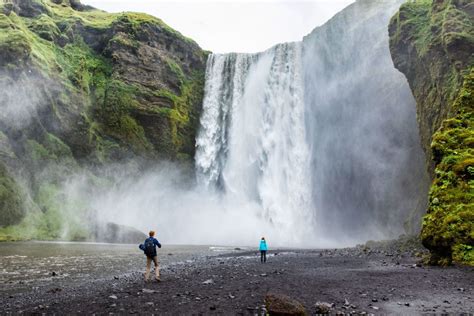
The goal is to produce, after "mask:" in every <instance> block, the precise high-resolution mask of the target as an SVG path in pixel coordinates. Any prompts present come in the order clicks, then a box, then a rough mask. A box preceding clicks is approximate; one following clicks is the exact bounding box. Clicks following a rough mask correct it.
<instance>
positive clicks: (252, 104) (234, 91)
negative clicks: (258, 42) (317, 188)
mask: <svg viewBox="0 0 474 316" xmlns="http://www.w3.org/2000/svg"><path fill="white" fill-rule="evenodd" d="M301 52H302V46H301V43H288V44H281V45H277V46H275V47H273V48H272V49H270V50H268V51H266V52H264V53H261V54H227V55H211V56H210V58H209V61H208V69H207V76H206V95H205V99H204V109H203V115H202V117H201V132H200V134H199V136H198V138H197V146H198V149H197V153H196V166H197V169H198V180H199V182H200V183H201V184H203V185H205V186H207V187H214V188H220V189H221V190H223V191H224V192H225V193H226V195H228V196H229V195H230V196H232V197H233V198H235V199H237V200H240V201H251V202H254V203H258V204H259V205H261V213H260V214H259V216H260V217H262V218H263V219H265V220H266V221H268V223H271V224H272V225H274V226H275V227H279V228H280V229H282V230H283V231H287V232H290V231H291V230H290V229H291V228H294V227H300V229H299V230H298V231H296V232H294V234H292V235H290V236H288V238H289V241H292V240H293V241H295V242H296V241H297V240H300V239H301V238H302V237H303V236H304V235H305V234H308V233H311V225H308V222H311V221H312V218H313V215H314V211H313V207H312V206H311V203H312V201H311V200H312V199H311V183H310V178H309V177H308V174H309V173H310V172H311V169H310V159H309V158H310V152H309V147H308V143H307V141H306V129H305V127H304V125H305V119H304V112H305V103H304V99H303V98H304V91H303V82H302V80H303V78H302V69H301V67H302V64H301V60H302V56H301ZM285 228H287V229H288V230H287V229H285Z"/></svg>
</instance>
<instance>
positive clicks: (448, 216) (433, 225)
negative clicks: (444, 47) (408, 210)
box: [421, 68, 474, 266]
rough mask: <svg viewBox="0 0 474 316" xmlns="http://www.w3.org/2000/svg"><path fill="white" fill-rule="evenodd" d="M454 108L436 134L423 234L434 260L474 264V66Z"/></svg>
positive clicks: (432, 145) (466, 78) (438, 262)
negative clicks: (433, 172)
mask: <svg viewBox="0 0 474 316" xmlns="http://www.w3.org/2000/svg"><path fill="white" fill-rule="evenodd" d="M453 109H454V111H455V114H454V116H453V117H452V118H449V119H447V120H445V121H444V122H443V124H442V126H441V128H440V129H439V130H438V131H437V132H436V133H435V134H434V135H433V142H432V144H431V148H432V152H433V157H434V159H435V162H436V163H437V165H436V169H435V179H434V181H433V184H432V186H431V190H430V196H429V206H428V212H427V215H426V216H425V218H424V220H423V228H422V233H421V237H422V240H423V243H424V244H425V246H427V247H428V248H429V249H431V250H434V252H435V254H434V256H433V263H437V264H449V263H450V262H451V260H454V261H455V262H458V263H462V264H468V265H471V266H474V247H473V245H474V68H471V72H470V74H469V75H467V76H466V77H465V78H464V84H463V87H462V89H461V91H460V92H459V95H458V97H457V99H456V100H455V103H454V106H453Z"/></svg>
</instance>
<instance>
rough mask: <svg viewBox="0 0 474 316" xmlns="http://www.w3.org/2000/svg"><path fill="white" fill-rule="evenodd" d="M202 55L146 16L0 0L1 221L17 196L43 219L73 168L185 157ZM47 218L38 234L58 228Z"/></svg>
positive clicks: (75, 2)
mask: <svg viewBox="0 0 474 316" xmlns="http://www.w3.org/2000/svg"><path fill="white" fill-rule="evenodd" d="M206 59H207V52H205V51H203V50H201V48H200V47H199V46H198V45H197V44H196V43H195V42H193V41H192V40H190V39H188V38H186V37H184V36H183V35H181V34H180V33H178V32H177V31H175V30H173V29H171V28H170V27H169V26H167V25H166V24H165V23H163V22H162V21H161V20H159V19H157V18H154V17H152V16H149V15H146V14H138V13H120V14H109V13H106V12H103V11H100V10H96V9H94V8H91V7H89V6H86V5H83V4H81V3H80V1H79V0H1V1H0V107H1V113H0V165H2V166H5V172H4V171H3V167H2V169H1V170H2V171H1V172H0V178H1V181H2V183H3V186H4V187H5V190H2V192H1V194H2V196H3V195H5V194H6V195H9V196H8V197H7V198H6V199H5V200H4V201H6V202H5V203H3V204H0V214H2V216H0V219H1V222H0V227H2V226H7V225H10V224H13V223H18V222H19V221H21V219H22V216H23V215H24V214H26V213H27V212H25V211H24V209H22V206H20V205H18V203H17V202H18V196H19V194H24V195H25V196H27V197H28V198H31V200H32V202H33V205H36V207H33V208H36V209H40V213H41V214H42V215H41V214H40V215H38V218H44V217H45V216H46V217H47V214H49V212H51V210H52V209H54V207H53V206H51V203H50V202H51V201H52V200H54V199H50V198H48V197H47V195H49V194H53V195H54V194H55V193H54V192H56V191H57V190H56V189H57V188H58V187H59V185H60V183H61V181H62V180H64V179H65V178H66V177H67V176H69V175H71V174H73V173H78V172H79V171H80V172H89V173H95V171H96V170H97V169H98V168H95V167H100V166H102V165H104V164H109V163H127V162H129V161H132V160H133V161H138V159H141V161H150V160H151V161H156V160H157V159H167V160H179V161H183V162H192V158H193V157H194V149H195V134H196V130H197V126H198V120H199V113H200V110H201V105H202V97H203V86H204V71H205V64H206ZM84 170H85V171H84ZM4 174H5V175H4ZM14 179H23V180H24V181H23V182H24V183H27V184H28V185H23V186H21V185H18V183H15V180H14ZM17 182H18V180H17ZM20 187H22V188H20ZM45 188H48V189H45ZM21 191H23V192H21ZM19 192H21V193H19ZM28 198H26V200H28ZM22 200H25V199H22ZM8 205H15V207H13V208H11V207H10V206H8ZM30 206H31V205H30ZM28 208H29V209H31V207H28ZM4 214H8V219H7V216H6V215H5V216H4ZM13 214H16V215H13ZM10 215H11V216H10ZM35 216H36V215H35ZM51 216H53V215H52V214H51ZM53 217H54V216H53ZM50 224H51V225H52V226H54V225H53V224H52V223H49V224H46V223H45V225H46V228H45V229H44V230H43V231H44V232H46V231H55V228H54V227H52V226H51V225H50ZM48 225H49V226H48ZM0 235H1V232H0ZM40 235H41V234H40ZM43 237H44V236H43ZM56 237H57V236H56V235H55V234H53V235H50V234H48V236H46V238H56Z"/></svg>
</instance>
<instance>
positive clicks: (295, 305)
mask: <svg viewBox="0 0 474 316" xmlns="http://www.w3.org/2000/svg"><path fill="white" fill-rule="evenodd" d="M265 306H266V308H267V311H268V314H269V315H271V316H303V315H307V314H306V309H305V308H304V306H303V305H302V304H301V303H300V302H298V301H297V300H294V299H292V298H290V297H288V296H286V295H283V294H267V295H266V296H265Z"/></svg>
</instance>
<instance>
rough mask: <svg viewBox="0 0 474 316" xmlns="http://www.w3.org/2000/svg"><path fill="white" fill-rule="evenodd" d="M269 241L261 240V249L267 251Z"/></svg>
mask: <svg viewBox="0 0 474 316" xmlns="http://www.w3.org/2000/svg"><path fill="white" fill-rule="evenodd" d="M267 250H268V247H267V242H266V241H265V240H260V251H267Z"/></svg>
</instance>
